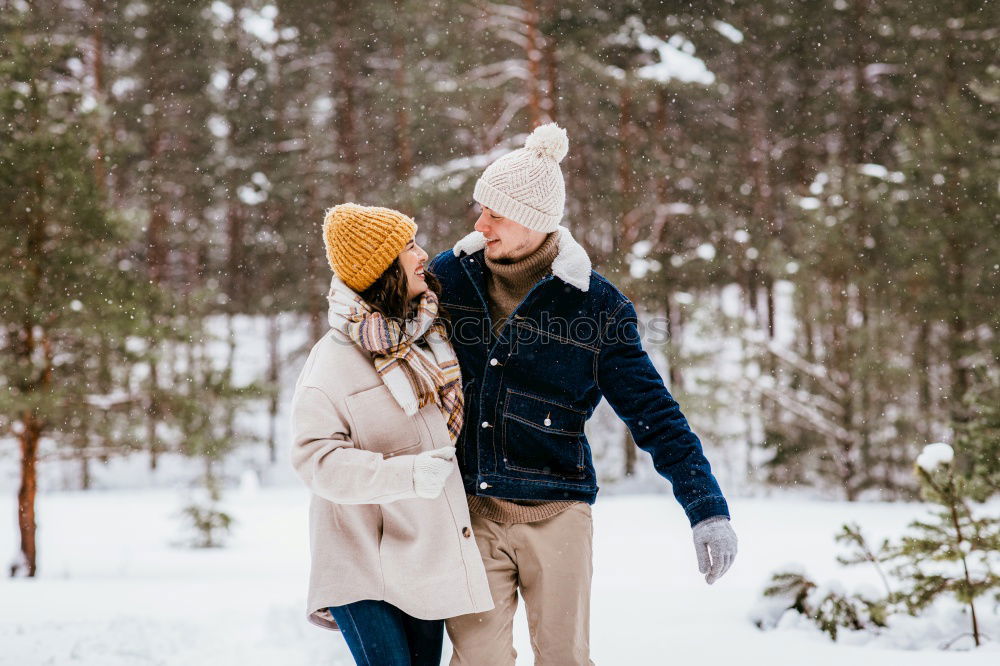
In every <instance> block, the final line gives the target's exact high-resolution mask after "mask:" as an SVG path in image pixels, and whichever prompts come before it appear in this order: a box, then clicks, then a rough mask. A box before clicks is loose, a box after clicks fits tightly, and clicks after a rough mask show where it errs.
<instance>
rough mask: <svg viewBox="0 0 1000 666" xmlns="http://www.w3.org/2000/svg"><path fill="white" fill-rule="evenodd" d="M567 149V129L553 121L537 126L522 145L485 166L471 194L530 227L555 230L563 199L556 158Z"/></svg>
mask: <svg viewBox="0 0 1000 666" xmlns="http://www.w3.org/2000/svg"><path fill="white" fill-rule="evenodd" d="M568 149H569V139H568V138H567V137H566V130H564V129H563V128H561V127H559V126H558V125H556V124H555V123H549V124H547V125H540V126H538V127H536V128H535V131H534V132H532V133H531V135H530V136H528V138H527V140H526V141H525V142H524V148H519V149H518V150H514V151H511V152H509V153H507V154H506V155H504V156H503V157H501V158H500V159H498V160H497V161H496V162H494V163H493V164H491V165H489V166H488V167H486V171H484V172H483V175H482V176H481V177H480V178H479V180H478V181H476V189H475V190H474V191H473V194H472V198H473V199H475V200H476V201H478V202H479V203H480V204H482V205H483V206H485V207H487V208H491V209H493V210H494V211H496V212H497V213H498V214H500V215H503V216H504V217H506V218H508V219H511V220H514V221H515V222H517V223H518V224H522V225H524V226H526V227H528V228H529V229H534V230H536V231H543V232H546V233H548V232H551V231H555V230H556V228H557V227H558V226H559V221H560V220H561V219H562V215H563V206H564V205H565V203H566V184H565V183H564V182H563V175H562V170H561V169H560V168H559V162H561V161H562V158H564V157H565V156H566V151H567V150H568Z"/></svg>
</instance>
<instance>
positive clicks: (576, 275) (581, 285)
mask: <svg viewBox="0 0 1000 666" xmlns="http://www.w3.org/2000/svg"><path fill="white" fill-rule="evenodd" d="M558 231H559V253H558V254H556V258H555V259H554V260H553V261H552V274H553V275H555V276H556V277H557V278H559V279H560V280H562V281H563V282H565V283H566V284H569V285H572V286H574V287H576V288H577V289H579V290H580V291H587V290H588V289H590V270H591V264H590V257H589V256H587V251H586V250H584V249H583V247H582V246H581V245H580V244H579V243H577V242H576V239H575V238H573V235H572V234H571V233H570V232H569V229H567V228H566V227H563V226H560V227H559V228H558ZM485 247H486V237H485V236H483V235H482V234H481V233H479V232H478V231H473V232H472V233H471V234H469V235H468V236H466V237H465V238H463V239H462V240H460V241H458V242H457V243H455V247H454V248H452V252H454V253H455V256H456V257H461V256H462V255H463V254H472V253H473V252H478V251H479V250H482V249H483V248H485Z"/></svg>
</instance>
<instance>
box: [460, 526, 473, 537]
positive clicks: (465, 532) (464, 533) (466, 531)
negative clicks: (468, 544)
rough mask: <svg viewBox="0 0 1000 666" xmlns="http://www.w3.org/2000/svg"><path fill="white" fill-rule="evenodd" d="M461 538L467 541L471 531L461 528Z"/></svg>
mask: <svg viewBox="0 0 1000 666" xmlns="http://www.w3.org/2000/svg"><path fill="white" fill-rule="evenodd" d="M462 536H464V537H465V538H466V539H468V538H469V537H471V536H472V530H470V529H469V528H468V527H463V528H462Z"/></svg>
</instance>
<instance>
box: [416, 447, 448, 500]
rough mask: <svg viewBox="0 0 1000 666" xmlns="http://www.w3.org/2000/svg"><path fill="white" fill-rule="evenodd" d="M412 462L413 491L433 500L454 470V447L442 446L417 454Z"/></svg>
mask: <svg viewBox="0 0 1000 666" xmlns="http://www.w3.org/2000/svg"><path fill="white" fill-rule="evenodd" d="M416 458H417V459H416V460H415V461H413V490H414V492H416V493H417V495H418V496H420V497H423V498H425V499H434V498H435V497H437V496H438V495H440V494H441V491H442V490H444V483H445V481H447V480H448V475H449V474H451V471H452V470H453V469H455V447H454V446H444V447H442V448H440V449H434V450H433V451H424V452H423V453H418V454H417V456H416Z"/></svg>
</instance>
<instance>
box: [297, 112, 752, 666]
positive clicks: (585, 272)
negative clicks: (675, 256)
mask: <svg viewBox="0 0 1000 666" xmlns="http://www.w3.org/2000/svg"><path fill="white" fill-rule="evenodd" d="M567 146H568V141H567V138H566V133H565V131H564V130H563V129H561V128H559V127H557V126H556V125H555V124H549V125H543V126H541V127H539V128H537V129H536V130H535V131H534V132H532V134H531V135H530V136H529V137H528V139H527V141H526V142H525V146H524V148H521V149H519V150H515V151H512V152H510V153H508V154H507V155H505V156H503V157H501V158H500V159H498V160H497V161H496V162H494V163H493V164H491V165H490V166H489V167H488V168H487V169H486V170H485V172H484V173H483V174H482V176H481V177H480V179H479V181H478V182H477V183H476V187H475V191H474V194H473V197H474V199H475V200H476V202H478V203H479V205H480V206H482V214H481V215H480V217H479V219H478V220H477V221H476V223H475V231H474V232H473V233H471V234H469V235H468V236H466V237H465V238H463V239H462V240H461V241H459V242H458V243H457V244H456V245H455V247H454V249H452V250H448V251H446V252H442V253H441V254H439V255H438V256H437V257H435V258H434V260H433V261H432V262H431V263H430V265H429V266H428V269H427V272H426V273H425V270H424V267H425V262H426V261H427V259H428V255H427V254H426V253H425V252H424V251H423V249H421V248H420V247H419V246H418V245H417V244H416V242H415V240H414V234H415V232H416V228H417V227H416V224H415V223H414V222H413V220H411V219H410V218H409V217H407V216H406V215H403V214H402V213H399V212H396V211H394V210H390V209H387V208H375V207H364V206H358V205H354V204H342V205H340V206H336V207H334V208H333V209H331V210H330V211H329V212H328V213H327V215H326V220H325V223H324V226H323V234H324V239H325V243H326V252H327V257H328V259H329V261H330V265H331V267H332V268H333V272H334V277H333V280H332V284H331V287H330V292H329V301H330V310H329V318H330V331H329V332H328V333H327V334H326V335H325V336H324V337H323V338H322V339H321V340H320V341H319V342H318V343H316V345H315V346H314V347H313V349H312V352H311V353H310V355H309V358H308V360H307V361H306V365H305V368H304V369H303V370H302V373H301V375H300V376H299V380H298V382H297V384H296V389H295V397H294V398H293V408H292V412H293V414H292V427H293V437H294V442H293V448H292V463H293V465H294V467H295V469H296V471H297V472H298V474H299V475H300V476H301V477H302V479H303V480H304V481H305V482H306V484H307V485H308V487H309V488H310V490H311V491H312V493H313V496H312V502H311V506H310V541H311V550H312V570H311V576H310V582H309V599H308V612H309V618H310V620H311V621H312V622H314V623H316V624H319V625H320V626H323V627H327V628H330V629H339V630H340V631H341V632H342V633H343V636H344V638H345V639H346V641H347V644H348V646H349V648H350V650H351V653H352V654H353V655H354V658H355V660H356V661H357V663H358V664H360V665H365V666H398V665H407V666H424V665H428V666H429V665H434V666H437V665H438V664H439V663H440V660H441V651H442V641H443V633H444V629H445V626H447V630H448V635H449V638H450V639H451V642H452V644H453V647H454V653H453V657H452V661H451V664H452V666H455V665H457V664H461V665H465V666H507V665H512V664H514V660H515V656H516V652H515V650H514V647H513V633H512V628H513V617H514V611H515V608H516V606H517V596H518V592H520V593H521V594H522V595H523V597H524V601H525V604H526V608H527V615H528V625H529V631H530V634H531V645H532V648H533V650H534V652H535V663H536V664H538V665H539V666H542V665H543V664H544V665H545V666H554V665H563V664H565V665H567V666H569V665H572V666H586V665H588V664H592V663H593V662H591V661H590V656H589V636H590V626H589V625H590V588H591V574H592V564H591V561H592V560H591V554H592V535H593V529H592V522H591V510H590V505H591V504H592V503H593V502H594V499H595V497H596V495H597V482H596V481H597V479H596V474H595V471H594V467H593V463H592V461H591V452H590V447H589V445H588V443H587V439H586V437H585V436H584V434H583V431H584V422H585V421H586V420H587V419H588V418H589V417H590V415H591V414H593V411H594V408H595V407H596V406H597V404H598V402H599V401H600V399H601V397H602V396H603V397H604V398H606V399H607V400H608V402H609V403H610V404H611V406H612V407H613V408H614V409H615V411H616V412H617V414H618V416H619V417H621V418H622V419H623V420H624V421H625V423H626V425H627V426H628V428H629V429H630V431H631V433H632V435H633V437H634V438H635V441H636V443H637V444H638V445H639V447H641V448H642V449H643V450H645V451H647V452H648V453H649V454H650V455H651V456H652V458H653V463H654V465H655V467H656V469H657V471H658V472H659V473H660V474H661V475H663V476H664V477H665V478H667V479H668V480H669V481H670V482H671V483H672V485H673V491H674V495H675V497H676V498H677V501H678V502H679V503H680V504H681V506H682V507H683V508H684V511H685V513H686V514H687V517H688V519H689V520H690V523H691V525H692V527H693V535H694V545H695V550H696V553H697V560H698V568H699V570H700V571H701V573H703V574H705V575H706V576H705V578H706V580H707V582H709V583H713V582H715V580H717V579H718V578H719V577H720V576H722V574H724V573H725V572H726V570H727V569H728V568H729V566H730V564H732V561H733V558H734V557H735V555H736V535H735V533H734V532H733V530H732V528H731V527H730V525H729V510H728V507H727V505H726V500H725V499H724V497H723V495H722V491H721V490H720V489H719V485H718V483H717V482H716V480H715V477H714V476H713V475H712V472H711V469H710V466H709V463H708V460H706V458H705V456H704V454H703V453H702V447H701V443H700V442H699V439H698V437H697V436H696V435H695V434H694V433H693V432H692V431H691V429H690V428H689V427H688V424H687V420H686V419H685V418H684V416H683V414H682V413H681V411H680V408H679V406H678V405H677V402H676V401H675V400H674V399H673V398H672V397H671V395H670V393H669V392H668V391H667V389H666V387H665V386H664V384H663V381H662V380H661V378H660V376H659V374H658V373H657V371H656V370H655V369H654V367H653V365H652V363H650V360H649V357H648V356H647V355H646V352H645V351H643V348H642V345H641V342H640V340H639V335H638V329H637V320H636V312H635V309H634V308H633V305H632V303H631V302H630V301H629V300H628V299H627V298H626V297H625V296H623V295H622V294H621V292H619V291H618V290H617V289H616V288H615V287H614V286H613V285H612V284H611V283H609V282H608V281H607V280H606V279H604V278H603V277H601V276H600V275H598V274H597V273H595V272H593V271H592V270H591V264H590V259H589V258H588V257H587V254H586V252H585V251H584V250H583V248H582V247H581V246H580V245H579V244H577V242H576V241H575V240H574V239H573V237H572V236H571V235H570V233H569V231H568V230H567V229H566V228H565V227H562V226H560V225H559V222H560V219H561V218H562V214H563V205H564V201H565V186H564V184H563V176H562V172H561V170H560V166H559V163H560V161H561V160H562V158H563V157H564V156H565V155H566V151H567ZM557 324H561V325H557Z"/></svg>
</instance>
